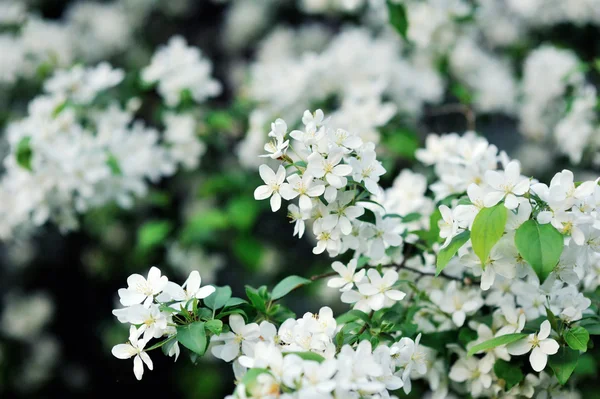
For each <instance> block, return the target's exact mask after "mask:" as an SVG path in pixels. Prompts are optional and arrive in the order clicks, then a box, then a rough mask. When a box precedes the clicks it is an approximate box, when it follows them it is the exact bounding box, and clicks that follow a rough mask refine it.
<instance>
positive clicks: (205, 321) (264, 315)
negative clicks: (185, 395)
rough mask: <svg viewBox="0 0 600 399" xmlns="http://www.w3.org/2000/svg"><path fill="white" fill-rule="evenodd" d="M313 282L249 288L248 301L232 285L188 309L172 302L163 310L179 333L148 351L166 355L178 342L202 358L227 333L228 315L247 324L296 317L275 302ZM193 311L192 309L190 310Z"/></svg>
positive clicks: (299, 280)
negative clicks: (211, 343) (215, 339)
mask: <svg viewBox="0 0 600 399" xmlns="http://www.w3.org/2000/svg"><path fill="white" fill-rule="evenodd" d="M311 282H312V281H311V280H309V279H305V278H303V277H299V276H288V277H286V278H285V279H283V280H282V281H280V282H279V283H278V284H277V285H275V287H273V290H272V291H271V292H269V290H268V289H267V287H266V286H262V287H259V288H258V289H256V288H253V287H250V286H246V296H247V298H248V300H245V299H242V298H237V297H233V296H232V291H231V288H230V287H229V286H223V287H216V290H215V292H214V293H212V294H211V295H210V296H208V297H206V298H205V299H204V300H203V301H200V300H198V299H192V300H190V301H188V303H186V306H180V309H175V308H173V307H171V306H170V304H169V303H167V304H163V305H162V306H161V310H162V311H167V312H170V313H172V314H173V321H174V323H175V324H176V326H177V327H176V328H177V334H176V335H174V336H172V337H169V338H167V339H165V340H163V341H161V342H159V343H157V344H156V345H154V346H152V347H150V348H148V350H153V349H156V348H159V347H162V348H163V351H164V352H165V353H168V351H169V350H170V349H171V346H172V345H173V344H174V342H175V340H176V341H177V342H179V343H180V344H181V345H183V346H184V347H186V348H187V349H189V350H190V351H191V353H192V354H193V357H194V358H195V357H196V356H203V355H204V354H205V352H206V349H207V347H208V343H209V341H210V337H211V336H212V335H217V336H218V335H220V334H221V333H224V332H228V331H229V327H228V325H227V321H228V316H230V315H232V314H239V315H240V316H242V317H243V318H244V319H245V320H246V322H260V321H262V320H267V321H270V322H273V323H275V324H280V323H282V322H283V321H285V320H287V319H289V318H293V317H295V314H294V312H292V311H291V310H290V309H289V308H287V307H285V306H283V305H282V304H280V303H276V302H277V301H278V300H279V299H281V298H283V297H284V296H286V295H287V294H289V293H290V292H292V291H293V290H295V289H297V288H299V287H302V286H305V285H307V284H310V283H311ZM190 308H191V309H190Z"/></svg>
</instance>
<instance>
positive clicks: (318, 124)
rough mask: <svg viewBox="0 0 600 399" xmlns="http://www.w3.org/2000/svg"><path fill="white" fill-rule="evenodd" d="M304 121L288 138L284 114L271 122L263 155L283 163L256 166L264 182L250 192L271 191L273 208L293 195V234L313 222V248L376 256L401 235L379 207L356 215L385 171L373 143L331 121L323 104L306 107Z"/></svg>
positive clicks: (258, 194) (263, 196) (260, 196)
mask: <svg viewBox="0 0 600 399" xmlns="http://www.w3.org/2000/svg"><path fill="white" fill-rule="evenodd" d="M302 122H303V124H304V128H303V129H302V130H293V131H292V132H290V133H289V138H288V133H287V124H286V123H285V122H284V121H283V120H281V119H278V120H277V121H275V122H273V124H272V125H271V132H270V133H269V137H272V141H271V142H269V143H267V144H266V145H265V151H267V154H266V155H264V156H265V157H269V158H272V159H279V160H281V161H282V162H283V165H280V166H279V167H278V169H277V172H275V171H273V169H271V168H270V167H269V166H267V165H261V167H260V168H259V172H260V175H261V178H262V179H263V181H264V182H265V184H264V185H262V186H260V187H258V188H257V189H256V191H255V192H254V197H255V198H256V199H259V200H262V199H266V198H269V197H270V198H271V208H272V210H273V211H277V210H278V209H279V208H280V206H281V198H283V199H285V200H288V201H289V200H293V199H296V198H297V199H298V205H295V204H290V205H289V206H288V212H289V215H290V218H291V219H292V222H293V223H294V224H295V226H294V234H297V235H298V236H299V237H302V235H303V234H304V232H305V229H306V227H305V225H306V223H307V222H309V221H310V222H312V232H313V234H314V237H315V238H316V241H317V244H316V246H315V248H314V249H313V252H314V253H315V254H320V253H322V252H324V251H325V250H327V252H328V254H329V255H330V256H337V255H339V254H342V253H344V252H346V251H347V250H354V251H355V252H356V254H357V255H360V254H366V255H367V256H368V257H369V258H371V259H373V260H375V261H377V260H380V259H381V258H383V257H384V256H385V250H386V248H389V247H397V246H399V245H401V244H402V237H401V236H400V233H401V231H400V230H398V229H397V228H396V227H397V226H396V224H395V223H394V222H393V221H391V220H389V219H384V218H383V214H382V212H381V210H380V209H379V210H378V209H373V210H371V211H369V212H370V213H371V214H372V215H373V217H374V219H375V220H372V221H370V222H369V221H363V220H361V219H360V217H361V216H363V215H364V214H365V209H366V205H365V202H364V201H362V202H361V200H368V197H369V196H370V195H377V194H380V193H381V188H380V187H379V185H378V184H377V183H378V181H379V177H380V176H381V175H383V174H384V173H385V169H384V168H383V166H382V165H381V163H380V162H379V161H378V160H377V159H376V154H375V146H374V144H373V143H365V142H363V140H362V139H361V138H360V137H358V135H356V134H355V133H352V132H349V131H346V130H343V129H339V128H337V129H336V128H334V127H331V126H330V124H329V121H328V120H326V119H325V118H324V114H323V112H322V111H321V110H317V111H316V112H315V113H314V114H313V113H311V112H310V111H306V112H305V113H304V116H303V118H302ZM290 141H291V143H290ZM286 168H287V170H286ZM288 172H289V173H288Z"/></svg>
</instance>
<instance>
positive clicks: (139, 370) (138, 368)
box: [133, 356, 144, 380]
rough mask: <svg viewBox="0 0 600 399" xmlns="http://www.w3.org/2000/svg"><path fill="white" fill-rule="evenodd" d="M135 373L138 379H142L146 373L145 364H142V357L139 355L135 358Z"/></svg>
mask: <svg viewBox="0 0 600 399" xmlns="http://www.w3.org/2000/svg"><path fill="white" fill-rule="evenodd" d="M133 374H135V378H137V379H138V380H141V379H142V376H143V375H144V365H143V364H142V359H141V358H140V357H139V356H136V357H134V358H133Z"/></svg>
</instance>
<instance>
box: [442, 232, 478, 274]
mask: <svg viewBox="0 0 600 399" xmlns="http://www.w3.org/2000/svg"><path fill="white" fill-rule="evenodd" d="M469 238H471V233H470V232H469V230H465V231H463V232H462V233H460V234H458V235H457V236H456V237H454V238H453V239H452V241H450V244H448V246H446V247H445V248H442V249H441V250H440V252H439V253H438V256H437V260H436V269H435V275H436V276H439V275H440V273H441V272H442V270H444V268H445V267H446V265H447V264H448V262H450V260H451V259H452V258H453V257H454V255H456V253H457V252H458V250H459V249H460V248H461V247H462V246H463V245H465V243H466V242H467V241H469Z"/></svg>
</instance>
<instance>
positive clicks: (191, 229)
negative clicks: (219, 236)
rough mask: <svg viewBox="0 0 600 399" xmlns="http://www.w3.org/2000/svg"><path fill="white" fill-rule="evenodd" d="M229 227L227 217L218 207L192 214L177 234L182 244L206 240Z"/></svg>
mask: <svg viewBox="0 0 600 399" xmlns="http://www.w3.org/2000/svg"><path fill="white" fill-rule="evenodd" d="M228 227H229V218H228V217H227V215H226V214H225V213H224V212H223V211H221V210H219V209H209V210H206V211H202V212H199V213H197V214H195V215H194V216H192V218H191V219H190V220H188V221H187V223H186V225H185V226H184V227H183V230H182V231H181V234H180V236H179V239H180V241H181V242H182V244H184V245H190V244H193V243H197V242H206V241H209V240H211V239H214V238H215V236H214V234H215V233H216V232H218V231H222V230H224V229H226V228H228Z"/></svg>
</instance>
